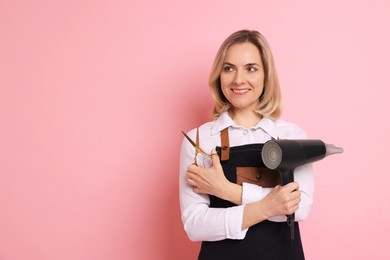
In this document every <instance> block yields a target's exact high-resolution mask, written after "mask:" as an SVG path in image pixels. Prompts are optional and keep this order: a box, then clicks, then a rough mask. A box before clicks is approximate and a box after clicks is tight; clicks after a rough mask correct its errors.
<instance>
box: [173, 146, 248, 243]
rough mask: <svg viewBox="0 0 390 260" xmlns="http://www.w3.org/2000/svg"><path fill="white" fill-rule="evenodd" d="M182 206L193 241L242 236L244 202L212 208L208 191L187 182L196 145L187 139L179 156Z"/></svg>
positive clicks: (182, 213)
mask: <svg viewBox="0 0 390 260" xmlns="http://www.w3.org/2000/svg"><path fill="white" fill-rule="evenodd" d="M180 157H181V158H180V176H179V192H180V208H181V217H182V221H183V225H184V229H185V231H186V232H187V235H188V237H189V238H190V239H191V240H192V241H218V240H223V239H226V238H230V239H243V238H244V237H245V235H246V231H247V229H242V217H243V211H244V206H235V207H231V208H210V207H209V206H210V199H209V196H208V195H207V194H202V193H196V192H194V190H193V187H192V186H191V185H190V184H189V183H188V178H187V174H186V173H187V168H188V166H189V165H191V164H193V160H194V159H193V158H194V148H193V147H192V146H191V145H190V144H189V143H188V141H187V140H184V141H183V143H182V148H181V156H180Z"/></svg>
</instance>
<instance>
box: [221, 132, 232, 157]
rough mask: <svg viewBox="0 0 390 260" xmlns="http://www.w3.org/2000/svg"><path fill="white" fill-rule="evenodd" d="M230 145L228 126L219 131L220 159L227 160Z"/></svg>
mask: <svg viewBox="0 0 390 260" xmlns="http://www.w3.org/2000/svg"><path fill="white" fill-rule="evenodd" d="M229 154H230V145H229V128H228V127H227V128H225V129H223V130H222V131H221V161H227V160H229Z"/></svg>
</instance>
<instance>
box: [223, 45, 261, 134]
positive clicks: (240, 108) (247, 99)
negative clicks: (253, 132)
mask: <svg viewBox="0 0 390 260" xmlns="http://www.w3.org/2000/svg"><path fill="white" fill-rule="evenodd" d="M220 80H221V89H222V93H223V94H224V96H225V97H226V99H227V100H228V101H229V103H230V104H231V105H232V108H231V109H230V111H229V114H230V116H231V117H232V119H233V120H235V121H237V123H239V124H241V125H243V126H245V127H251V126H252V125H255V124H256V123H257V122H258V121H259V119H260V117H261V115H260V114H254V116H255V117H254V118H253V120H251V121H249V122H248V120H243V121H241V120H240V119H239V118H238V116H239V114H240V113H239V112H244V110H249V111H254V110H256V108H257V107H258V105H259V103H260V100H259V97H260V96H261V94H262V93H263V90H264V86H263V84H264V71H263V69H262V62H261V57H260V53H259V50H258V49H257V48H256V46H255V45H254V44H252V43H249V42H246V43H240V44H235V45H233V46H231V47H229V49H228V52H227V55H226V57H225V62H224V63H223V70H222V73H221V76H220Z"/></svg>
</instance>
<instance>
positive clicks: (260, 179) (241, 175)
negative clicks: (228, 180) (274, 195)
mask: <svg viewBox="0 0 390 260" xmlns="http://www.w3.org/2000/svg"><path fill="white" fill-rule="evenodd" d="M236 174H237V184H239V185H242V183H243V182H247V183H253V184H257V185H259V186H261V187H263V188H273V187H275V186H276V185H278V184H280V176H279V173H278V171H275V170H271V169H268V168H265V167H264V168H260V167H237V168H236Z"/></svg>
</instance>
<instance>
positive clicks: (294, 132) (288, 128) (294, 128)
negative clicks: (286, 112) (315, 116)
mask: <svg viewBox="0 0 390 260" xmlns="http://www.w3.org/2000/svg"><path fill="white" fill-rule="evenodd" d="M272 121H273V124H274V126H275V128H276V130H277V132H278V137H279V138H280V139H306V138H307V134H306V131H305V130H304V129H303V128H302V127H300V126H299V125H297V124H295V123H292V122H289V121H285V120H283V119H277V120H272Z"/></svg>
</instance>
